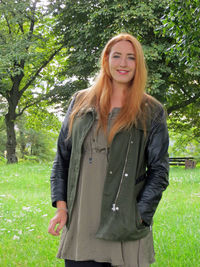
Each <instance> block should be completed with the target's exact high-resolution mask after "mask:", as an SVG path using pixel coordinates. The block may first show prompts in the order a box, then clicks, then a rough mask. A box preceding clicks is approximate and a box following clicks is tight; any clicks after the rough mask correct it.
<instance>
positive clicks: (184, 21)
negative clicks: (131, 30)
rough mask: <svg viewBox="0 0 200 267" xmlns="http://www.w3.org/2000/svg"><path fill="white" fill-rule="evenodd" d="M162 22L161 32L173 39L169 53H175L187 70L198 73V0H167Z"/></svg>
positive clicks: (199, 4) (199, 12)
mask: <svg viewBox="0 0 200 267" xmlns="http://www.w3.org/2000/svg"><path fill="white" fill-rule="evenodd" d="M162 23H163V27H162V28H163V34H166V35H169V36H172V37H173V39H174V42H173V43H172V45H171V46H170V48H169V53H170V54H171V53H175V54H177V56H178V57H179V58H180V63H181V64H185V65H186V66H187V68H188V69H187V70H188V72H195V73H196V74H198V75H199V74H200V65H199V57H200V47H199V36H200V1H199V0H189V1H179V0H173V1H169V4H168V6H167V8H166V12H165V15H164V16H163V18H162Z"/></svg>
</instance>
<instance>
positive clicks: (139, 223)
mask: <svg viewBox="0 0 200 267" xmlns="http://www.w3.org/2000/svg"><path fill="white" fill-rule="evenodd" d="M135 211H136V212H135V214H136V216H135V219H136V227H137V229H138V230H142V229H145V228H148V227H147V226H145V225H144V224H143V223H142V218H141V215H140V212H139V209H138V205H137V203H136V205H135Z"/></svg>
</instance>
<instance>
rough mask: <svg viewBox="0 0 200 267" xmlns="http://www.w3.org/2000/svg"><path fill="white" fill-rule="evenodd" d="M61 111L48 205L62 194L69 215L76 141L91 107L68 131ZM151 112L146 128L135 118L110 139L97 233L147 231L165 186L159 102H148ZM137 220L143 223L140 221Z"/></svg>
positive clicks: (136, 235) (119, 237)
mask: <svg viewBox="0 0 200 267" xmlns="http://www.w3.org/2000/svg"><path fill="white" fill-rule="evenodd" d="M74 101H75V100H73V101H72V103H71V105H70V107H69V109H68V112H67V114H66V117H65V120H64V123H63V126H62V129H61V132H60V135H59V139H58V150H57V154H56V158H55V160H54V164H53V169H52V174H51V192H52V195H51V196H52V205H53V206H56V201H58V200H64V201H66V202H67V206H68V222H67V226H68V227H70V221H71V215H72V211H73V206H74V201H75V197H76V192H77V185H78V180H79V172H80V163H81V155H82V147H83V142H84V140H85V137H86V135H87V133H88V132H89V130H90V129H91V127H92V124H93V122H94V119H95V117H96V111H95V109H93V108H91V109H89V110H87V111H85V112H84V113H83V114H82V115H80V116H77V117H76V118H75V120H74V124H73V128H72V135H71V137H70V138H69V139H66V137H67V133H68V119H69V114H70V112H71V109H72V106H73V104H74ZM147 108H149V112H150V113H151V116H149V120H148V122H147V124H146V134H145V133H144V130H143V127H142V125H140V123H138V124H137V126H133V127H132V128H131V129H129V130H123V131H120V132H118V133H117V134H116V135H115V136H114V138H113V141H112V143H111V146H110V152H109V158H108V167H107V174H106V179H105V184H104V190H103V197H102V207H101V220H100V225H99V229H98V231H97V233H96V237H97V238H102V239H106V240H116V241H128V240H136V239H140V238H142V237H144V236H145V235H147V234H148V232H149V230H150V227H151V222H152V217H153V215H154V213H155V210H156V208H157V206H158V203H159V201H160V199H161V196H162V192H163V191H164V190H165V189H166V187H167V186H168V166H169V164H168V153H167V150H168V143H169V139H168V131H167V126H166V119H165V112H164V110H163V108H162V106H161V105H160V104H156V105H154V106H153V108H152V107H148V105H147ZM141 221H143V223H141Z"/></svg>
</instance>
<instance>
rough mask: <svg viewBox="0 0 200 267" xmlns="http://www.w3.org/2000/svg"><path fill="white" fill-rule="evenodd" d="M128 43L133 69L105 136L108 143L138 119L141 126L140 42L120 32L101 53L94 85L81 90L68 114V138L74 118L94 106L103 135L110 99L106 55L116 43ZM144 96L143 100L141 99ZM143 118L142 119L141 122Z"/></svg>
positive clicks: (143, 68)
mask: <svg viewBox="0 0 200 267" xmlns="http://www.w3.org/2000/svg"><path fill="white" fill-rule="evenodd" d="M122 40H125V41H129V42H130V43H131V44H132V45H133V47H134V49H135V60H136V69H135V75H134V78H133V79H132V81H131V83H130V85H129V87H128V89H127V90H126V91H125V92H124V101H123V104H122V107H121V109H120V112H119V114H118V116H117V118H116V120H115V122H114V123H113V125H112V127H111V129H110V132H109V133H108V137H107V138H108V143H109V144H110V143H111V142H112V139H113V137H114V136H115V134H116V133H117V132H118V131H120V130H122V129H128V128H130V127H131V126H132V125H133V124H136V123H137V119H138V118H139V117H140V119H141V120H143V125H144V128H145V123H144V120H145V119H144V116H141V115H143V114H142V112H141V111H142V108H141V107H142V102H144V99H145V98H146V97H148V96H147V94H145V87H146V81H147V70H146V64H145V59H144V54H143V50H142V46H141V44H140V42H139V41H138V40H137V39H136V38H135V37H134V36H132V35H130V34H128V33H121V34H119V35H117V36H115V37H113V38H112V39H110V40H109V41H108V43H107V44H106V46H105V47H104V49H103V51H102V54H101V68H100V72H99V75H98V76H97V78H96V80H95V83H94V85H92V86H91V87H90V88H88V89H86V90H82V91H80V92H79V93H78V96H77V97H76V98H77V99H76V103H75V105H74V108H73V111H72V113H71V115H70V121H69V135H71V132H72V125H73V121H74V118H75V116H76V115H77V114H78V113H80V112H82V111H83V112H84V110H85V111H87V109H88V108H91V107H94V108H95V109H96V110H97V111H98V112H99V122H98V128H102V129H103V131H104V133H105V134H106V132H107V120H108V115H109V112H110V102H111V96H112V76H111V74H110V70H109V54H110V52H111V49H112V47H113V45H114V44H116V43H117V42H119V41H122ZM145 96H146V97H145ZM142 118H143V119H142Z"/></svg>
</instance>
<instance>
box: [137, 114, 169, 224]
mask: <svg viewBox="0 0 200 267" xmlns="http://www.w3.org/2000/svg"><path fill="white" fill-rule="evenodd" d="M168 145H169V136H168V130H167V125H166V118H165V112H164V110H163V109H160V110H159V112H158V115H157V116H156V117H155V118H154V120H153V121H152V125H151V129H150V133H149V136H148V142H147V146H146V157H147V173H146V182H145V186H144V188H143V190H142V191H141V193H140V195H139V198H138V208H139V211H140V215H141V218H142V220H143V221H144V222H145V223H146V224H147V225H150V224H151V221H152V218H153V215H154V213H155V211H156V208H157V206H158V203H159V201H160V199H161V197H162V192H163V191H164V190H165V189H166V187H167V186H168V184H169V182H168V172H169V158H168V152H167V151H168Z"/></svg>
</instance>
